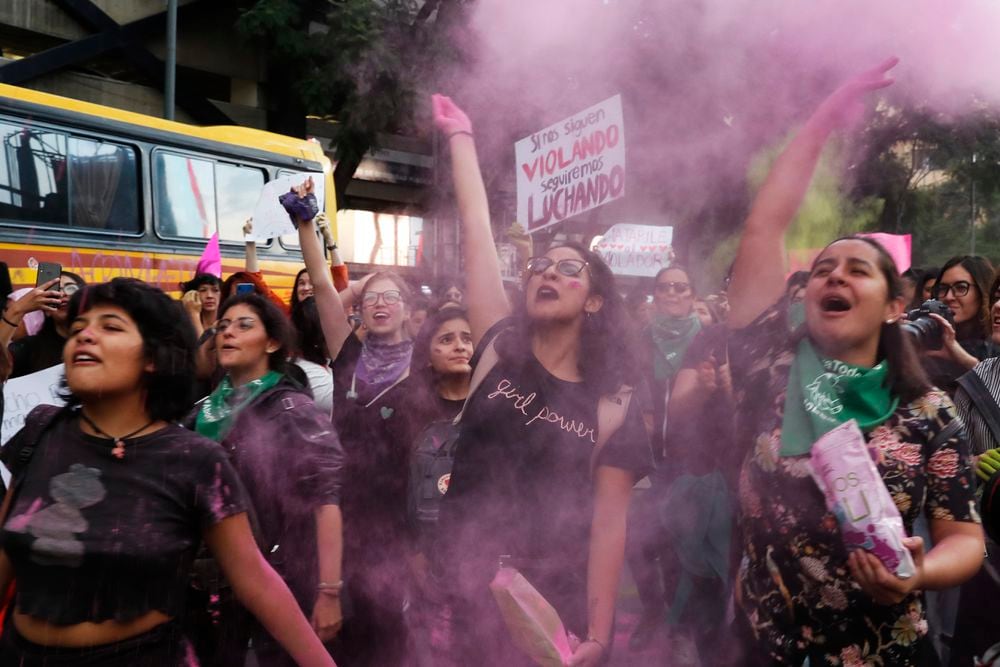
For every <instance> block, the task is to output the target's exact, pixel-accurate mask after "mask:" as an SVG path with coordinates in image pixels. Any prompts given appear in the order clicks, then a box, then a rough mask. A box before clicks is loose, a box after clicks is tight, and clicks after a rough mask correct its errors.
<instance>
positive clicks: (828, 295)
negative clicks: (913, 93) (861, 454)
mask: <svg viewBox="0 0 1000 667" xmlns="http://www.w3.org/2000/svg"><path fill="white" fill-rule="evenodd" d="M895 64H896V61H895V59H893V60H889V61H887V62H885V63H883V64H882V65H880V66H879V67H877V68H875V69H872V70H870V71H868V72H865V73H864V74H862V75H860V76H858V77H857V78H854V79H852V80H850V81H848V82H847V83H845V84H844V85H842V86H841V87H840V88H838V89H837V90H836V91H835V92H834V93H833V94H832V95H831V96H830V97H828V98H827V99H826V100H825V101H824V102H823V103H822V104H821V105H820V106H819V108H818V109H817V110H816V111H815V112H814V113H813V115H812V116H811V117H810V118H809V120H808V121H807V122H806V124H805V125H804V126H803V128H802V129H801V130H800V131H799V132H798V133H797V135H796V136H795V138H794V139H793V140H792V142H791V143H790V144H789V145H788V147H787V148H786V149H785V151H784V152H783V153H782V154H781V155H780V156H779V157H778V159H777V161H776V162H775V164H774V166H773V167H772V169H771V173H770V174H769V175H768V177H767V180H766V181H765V182H764V185H763V187H762V188H761V190H760V192H759V193H758V195H757V198H756V200H755V201H754V203H753V207H752V208H751V211H750V215H749V217H748V219H747V222H746V227H745V229H744V232H743V238H742V239H741V243H740V248H739V252H738V254H737V257H736V263H735V266H734V271H733V280H732V284H731V285H730V291H729V298H730V306H731V309H732V310H731V312H730V316H729V322H728V324H729V327H730V338H729V361H730V366H731V374H732V382H733V389H734V398H735V401H736V406H737V432H736V443H737V446H738V447H740V448H741V449H739V450H738V451H737V454H738V455H739V456H741V457H743V456H745V458H744V460H743V463H742V468H741V472H740V488H739V522H740V526H741V533H742V551H743V559H742V563H741V567H740V572H739V575H738V581H737V584H736V587H737V599H738V601H739V604H740V605H741V606H742V608H743V611H744V612H745V614H746V619H747V622H748V624H749V626H750V628H751V630H752V635H753V638H752V639H750V640H749V641H748V648H749V651H750V654H749V655H748V656H747V658H746V660H745V664H748V665H756V664H789V665H801V664H802V663H803V661H804V660H806V659H807V658H808V659H809V662H810V664H813V665H820V664H823V665H827V664H862V663H864V664H869V663H870V664H884V665H911V664H923V663H922V662H921V652H922V651H924V650H927V641H926V637H925V636H926V634H927V622H926V617H925V614H924V608H923V601H922V597H923V596H922V595H921V593H920V592H921V591H925V590H937V589H943V588H948V587H951V586H956V585H958V584H960V583H961V582H962V581H964V580H966V579H968V578H969V577H971V576H972V575H973V574H974V573H975V572H976V570H977V569H978V568H979V566H980V563H981V562H982V557H983V533H982V528H981V526H980V525H979V517H978V516H977V515H976V512H975V509H974V507H973V481H972V471H971V467H970V459H969V448H968V443H967V441H966V438H965V435H964V433H963V431H962V429H961V427H960V425H957V426H956V422H955V410H954V406H953V405H952V403H951V401H950V400H949V399H948V397H947V395H945V394H944V393H943V392H941V391H940V390H937V389H935V388H933V387H931V386H930V384H929V383H928V382H927V380H926V376H925V375H924V374H923V372H922V370H921V367H920V362H919V360H918V359H917V357H916V355H915V353H914V351H913V349H912V348H911V345H910V341H909V340H908V339H907V338H906V336H904V334H903V332H902V331H901V329H900V324H899V320H900V318H901V316H902V315H903V312H904V308H905V303H904V301H903V296H902V293H903V292H902V283H901V280H900V277H899V274H898V272H897V271H896V267H895V264H894V263H893V261H892V259H891V257H890V256H889V255H888V253H887V252H886V251H885V250H884V249H883V248H882V247H881V246H880V245H879V244H878V243H876V242H874V241H871V240H868V239H864V238H860V237H849V238H846V239H839V240H837V241H834V242H833V243H831V244H830V245H828V246H827V247H826V248H824V249H823V250H822V252H821V253H820V254H819V256H818V257H817V258H816V260H815V262H814V263H813V266H812V270H811V271H810V274H809V280H808V283H807V284H806V287H805V297H804V300H803V304H804V310H805V322H804V324H802V325H800V326H797V327H795V328H794V330H792V328H791V327H790V326H789V311H788V299H787V298H782V291H783V285H784V276H783V273H784V269H783V267H784V266H785V256H784V236H785V232H786V230H787V229H788V227H789V225H790V224H791V222H792V218H793V217H794V215H795V212H796V210H797V209H798V207H799V204H800V203H801V201H802V198H803V197H804V195H805V192H806V190H807V189H808V187H809V182H810V179H811V178H812V174H813V171H814V170H815V167H816V164H817V161H818V160H819V157H820V153H821V152H822V149H823V146H824V145H825V144H826V142H827V140H828V138H829V137H830V135H831V133H833V132H834V131H835V130H837V129H839V128H842V127H844V126H846V125H848V124H849V122H851V121H852V119H854V118H856V117H857V116H858V115H859V112H860V110H861V103H862V100H863V98H864V96H865V95H866V94H867V93H870V92H871V91H873V90H877V89H879V88H883V87H885V86H888V85H890V84H891V83H892V80H891V79H888V78H886V73H887V72H888V71H889V70H890V69H891V68H892V67H893V66H894V65H895ZM824 406H840V408H839V409H835V410H833V409H826V408H825V407H824ZM851 419H853V420H855V421H856V422H857V423H858V425H859V426H860V429H861V430H862V431H863V432H864V439H865V441H866V444H867V447H868V449H869V451H870V452H871V454H872V457H873V458H874V459H875V462H876V464H877V467H878V471H879V473H880V474H881V478H882V481H883V482H884V484H885V486H886V488H887V489H888V491H889V494H890V496H891V497H892V499H893V500H894V502H895V503H896V506H897V507H898V509H899V512H900V514H901V515H902V517H903V522H904V524H905V527H906V530H907V534H911V533H912V527H913V523H914V521H915V520H916V519H917V517H918V516H919V515H921V514H926V516H927V517H928V519H929V522H930V532H931V535H932V537H933V539H934V547H933V548H932V549H930V550H929V551H927V552H926V553H925V549H924V544H923V540H922V539H920V538H919V537H907V538H904V544H905V545H906V548H908V549H909V550H910V552H911V553H912V556H913V561H914V563H915V570H916V572H915V574H914V575H913V576H911V577H909V578H905V579H903V578H899V577H897V576H896V575H895V574H893V573H890V572H889V570H887V569H886V567H885V565H883V564H882V561H881V560H879V559H878V558H877V557H876V556H875V555H873V554H872V553H870V552H868V551H863V550H856V551H853V552H851V553H848V551H847V549H846V547H845V546H844V541H843V538H842V535H841V530H840V528H839V526H838V520H837V517H836V516H834V514H832V513H831V512H829V511H827V509H826V504H825V499H824V494H823V492H822V491H820V490H819V488H818V487H817V484H816V482H815V481H814V480H813V478H812V476H811V474H810V472H811V470H812V465H811V463H810V450H811V448H812V445H813V443H814V442H816V440H817V439H818V438H819V437H820V436H822V435H823V434H825V433H826V432H827V431H829V430H830V429H831V428H833V426H835V425H837V424H838V423H844V422H847V421H848V420H851Z"/></svg>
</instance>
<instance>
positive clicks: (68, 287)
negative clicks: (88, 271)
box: [62, 283, 80, 296]
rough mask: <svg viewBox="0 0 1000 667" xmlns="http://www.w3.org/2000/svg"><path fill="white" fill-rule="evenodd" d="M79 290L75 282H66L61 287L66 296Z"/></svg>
mask: <svg viewBox="0 0 1000 667" xmlns="http://www.w3.org/2000/svg"><path fill="white" fill-rule="evenodd" d="M79 291H80V286H79V285H77V284H76V283H66V284H65V285H63V287H62V292H63V294H65V295H66V296H73V295H74V294H76V293H77V292H79Z"/></svg>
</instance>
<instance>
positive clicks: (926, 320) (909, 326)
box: [900, 299, 955, 350]
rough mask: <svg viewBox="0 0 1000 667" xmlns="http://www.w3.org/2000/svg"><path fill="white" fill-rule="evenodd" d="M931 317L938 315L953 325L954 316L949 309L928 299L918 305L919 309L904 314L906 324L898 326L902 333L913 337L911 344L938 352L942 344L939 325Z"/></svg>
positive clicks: (934, 300) (941, 303)
mask: <svg viewBox="0 0 1000 667" xmlns="http://www.w3.org/2000/svg"><path fill="white" fill-rule="evenodd" d="M931 315H940V316H941V317H943V318H944V319H946V320H948V321H949V322H951V323H952V324H954V323H955V316H954V315H952V312H951V308H949V307H948V306H946V305H944V303H943V302H941V301H938V300H937V299H928V300H927V301H924V302H923V303H922V304H920V307H919V308H914V309H913V310H911V311H910V312H908V313H907V314H906V319H907V320H908V321H907V322H903V323H902V325H900V326H901V327H902V328H903V331H905V332H906V333H908V334H910V335H911V336H912V337H913V339H912V340H913V342H914V343H916V344H917V346H919V347H921V348H923V349H925V350H939V349H941V346H942V345H943V344H944V341H943V339H942V336H941V334H942V331H941V323H940V322H938V321H937V320H935V319H934V318H933V317H931Z"/></svg>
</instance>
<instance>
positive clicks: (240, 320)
mask: <svg viewBox="0 0 1000 667" xmlns="http://www.w3.org/2000/svg"><path fill="white" fill-rule="evenodd" d="M256 321H257V318H255V317H237V318H236V319H235V320H219V321H218V322H216V323H215V331H216V333H223V332H224V331H225V330H226V329H228V328H229V325H230V324H235V325H236V328H237V329H239V330H240V331H250V330H251V329H253V323H254V322H256Z"/></svg>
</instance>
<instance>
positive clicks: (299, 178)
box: [246, 174, 326, 241]
mask: <svg viewBox="0 0 1000 667" xmlns="http://www.w3.org/2000/svg"><path fill="white" fill-rule="evenodd" d="M310 176H312V179H313V194H315V195H316V203H318V204H319V210H321V211H322V210H323V204H324V203H325V202H326V199H325V198H324V196H323V195H324V189H325V188H324V183H323V174H289V175H287V176H281V177H279V178H276V179H274V180H273V181H269V182H267V183H265V184H264V187H263V188H262V189H261V191H260V198H258V199H257V205H256V206H255V207H254V209H253V233H251V234H250V235H249V236H247V238H246V240H247V241H266V240H268V239H273V238H274V237H276V236H282V235H284V234H294V233H295V227H294V226H293V225H292V221H291V219H290V218H289V217H288V211H286V210H285V208H284V207H283V206H282V205H281V204H280V203H278V197H280V196H281V195H283V194H285V193H286V192H288V191H289V190H291V189H292V186H295V185H302V183H304V182H305V180H306V179H307V178H309V177H310Z"/></svg>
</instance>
